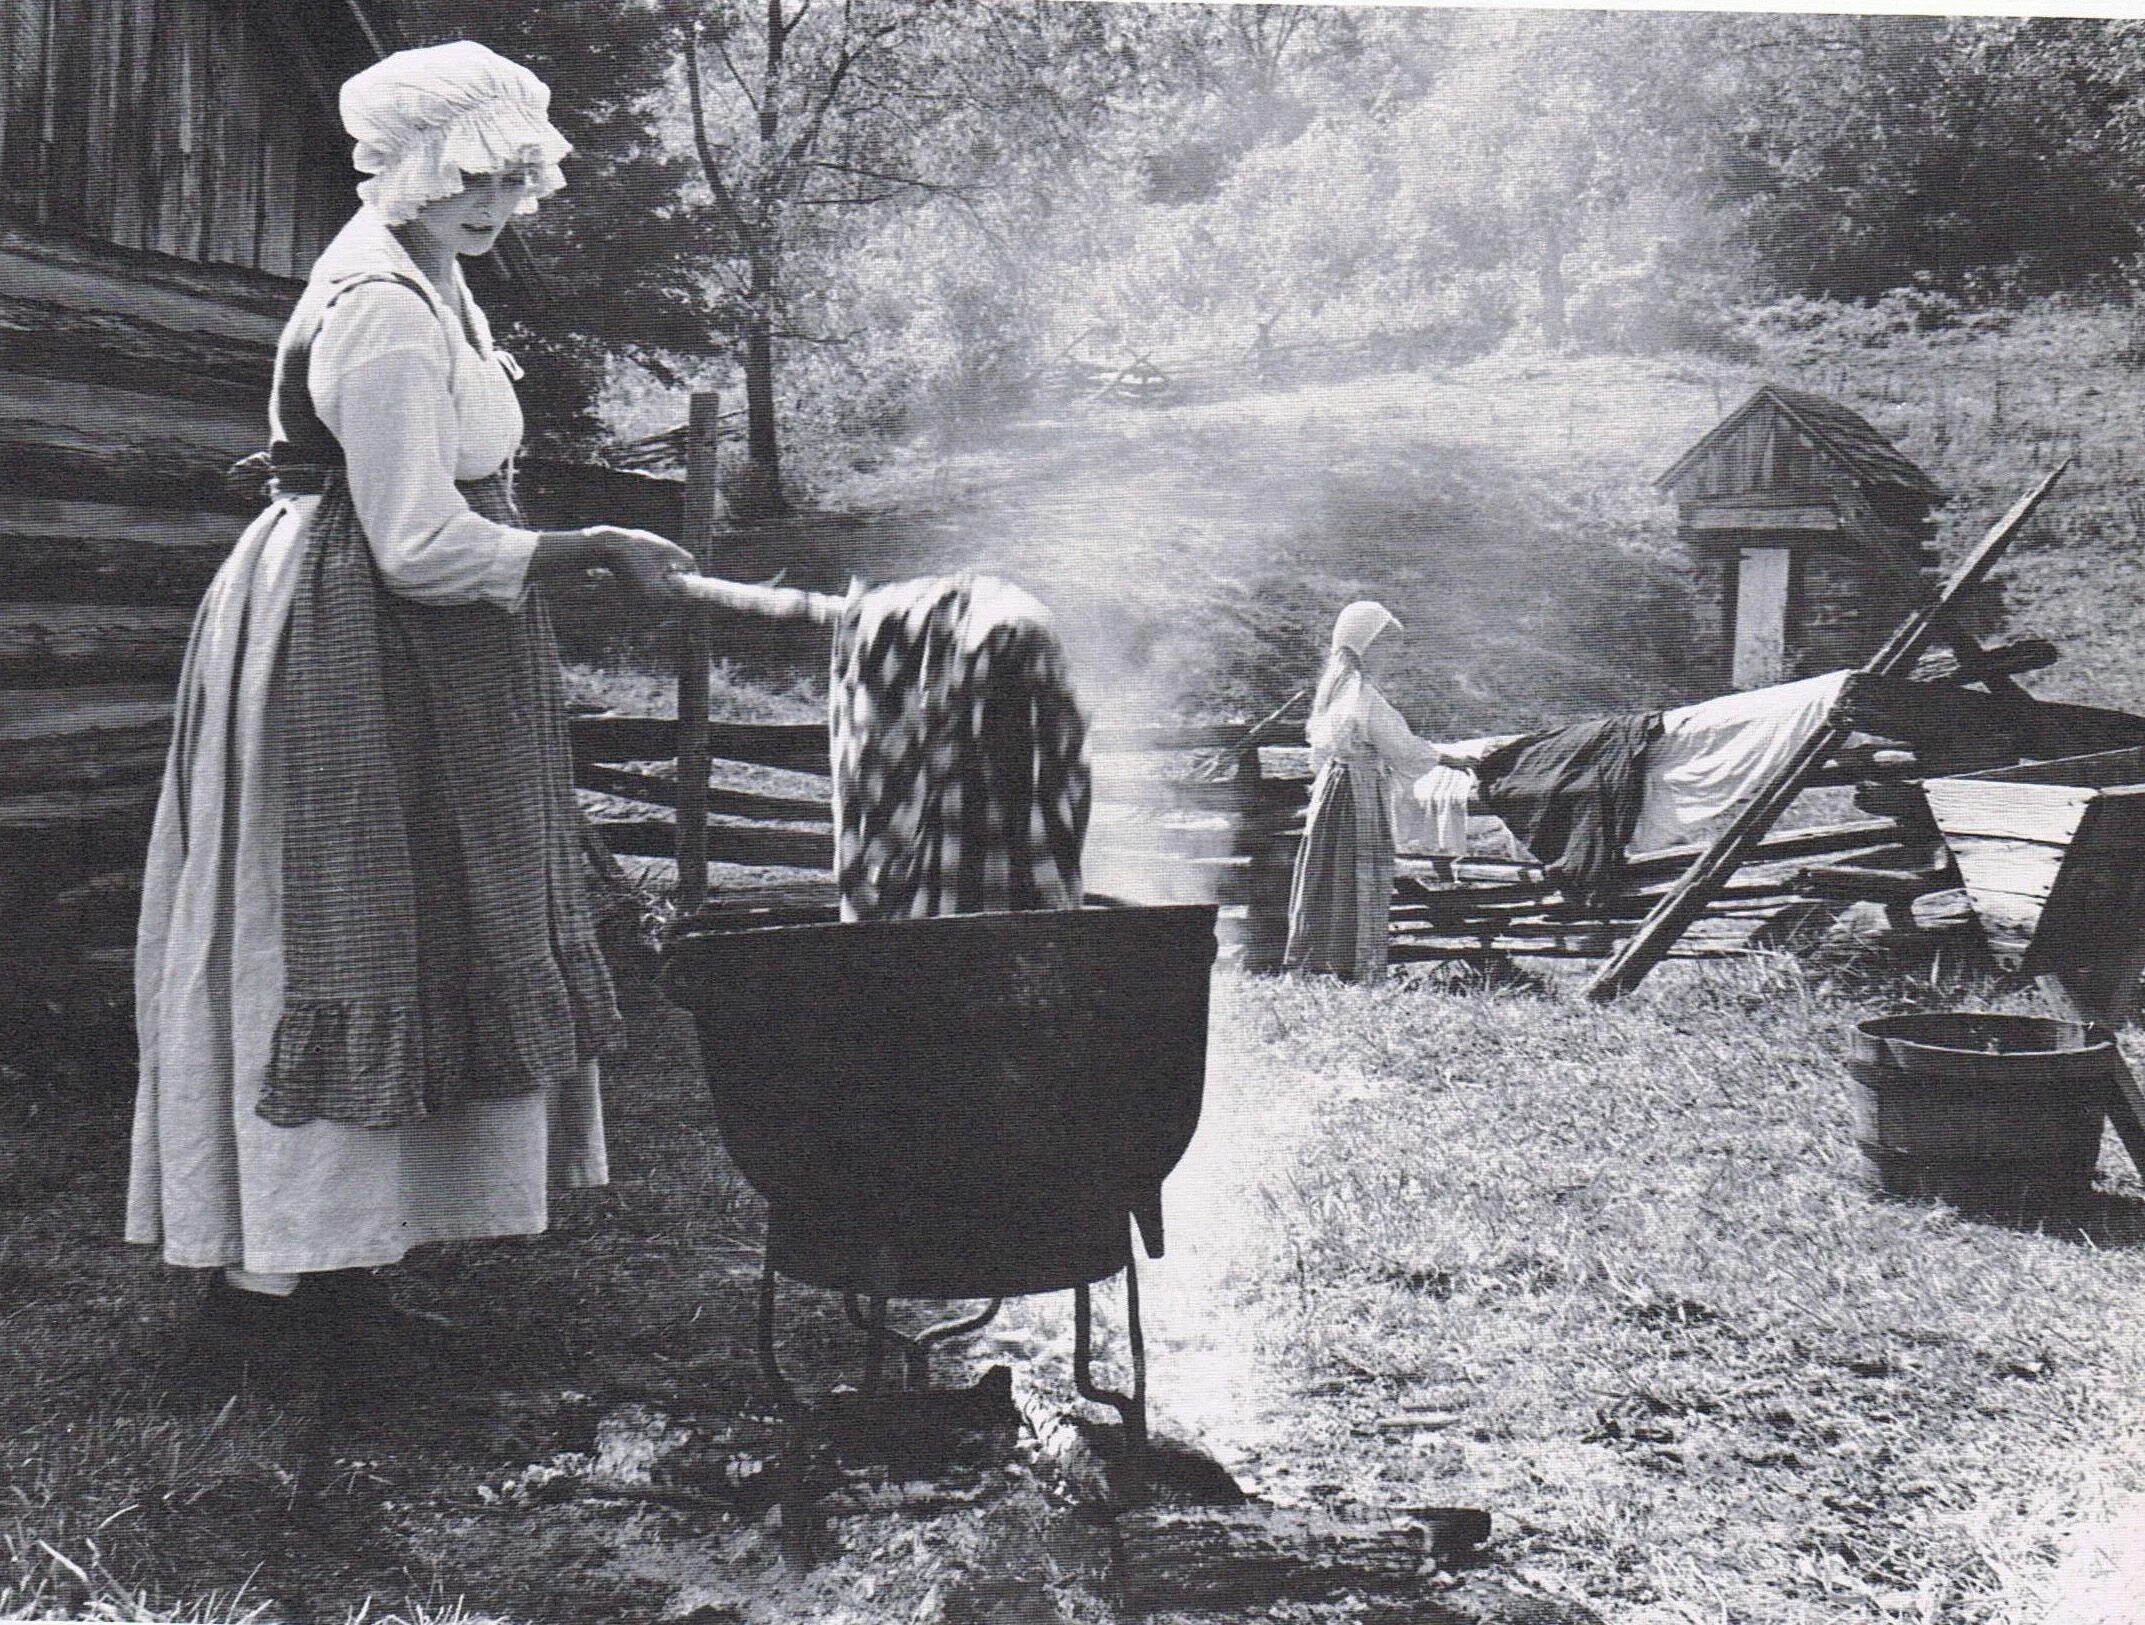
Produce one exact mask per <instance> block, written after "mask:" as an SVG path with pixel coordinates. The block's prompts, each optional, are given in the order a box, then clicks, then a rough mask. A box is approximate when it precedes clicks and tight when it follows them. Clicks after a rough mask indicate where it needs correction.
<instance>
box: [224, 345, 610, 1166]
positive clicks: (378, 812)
mask: <svg viewBox="0 0 2145 1625" xmlns="http://www.w3.org/2000/svg"><path fill="white" fill-rule="evenodd" d="M286 375H287V374H286V370H285V369H283V368H279V376H278V384H279V391H280V397H279V399H280V405H281V406H282V407H283V409H284V414H285V415H284V416H283V417H282V421H283V422H284V423H286V424H289V423H291V422H292V421H293V418H294V417H297V416H304V417H310V415H311V414H310V407H309V404H307V403H304V402H302V400H294V399H293V397H303V395H304V393H305V391H304V388H303V379H304V377H305V370H304V368H303V366H302V365H301V366H298V367H297V368H296V369H295V374H294V376H295V379H296V380H297V382H298V387H296V388H295V389H288V390H282V389H280V386H281V385H282V384H283V382H284V378H285V376H286ZM330 444H331V445H332V442H331V443H330ZM307 449H308V451H309V452H311V453H312V454H313V455H314V456H319V455H320V454H321V451H322V449H323V448H320V447H318V446H311V447H308V448H307ZM320 483H321V485H322V495H321V498H320V503H319V506H318V507H317V508H316V509H315V511H314V514H313V519H312V524H311V526H310V529H309V533H308V536H307V539H306V543H305V546H306V557H305V560H304V563H303V565H302V566H301V575H300V578H299V584H298V588H297V592H296V596H295V598H294V600H293V603H292V606H291V618H290V627H289V631H288V633H287V634H286V642H285V644H284V649H283V660H282V703H283V709H284V741H285V743H284V751H285V756H284V762H283V769H282V785H283V817H284V832H283V894H284V926H283V936H284V965H285V987H284V998H283V1016H282V1020H281V1022H280V1024H279V1025H278V1027H277V1029H276V1038H275V1049H274V1055H273V1058H272V1060H271V1063H270V1067H269V1075H268V1080H267V1085H266V1091H265V1094H264V1096H263V1099H262V1101H261V1104H260V1108H259V1110H260V1114H261V1116H263V1117H265V1118H266V1119H268V1121H270V1122H272V1123H278V1124H295V1123H304V1122H309V1121H312V1120H314V1119H316V1118H325V1119H328V1120H330V1121H333V1122H339V1123H350V1124H355V1125H359V1126H363V1127H375V1128H379V1127H391V1126H395V1125H399V1124H404V1123H410V1122H414V1121H416V1120H417V1119H419V1118H422V1117H425V1116H427V1115H429V1114H431V1113H433V1112H436V1111H440V1110H443V1109H445V1108H448V1107H451V1106H454V1105H456V1104H458V1103H460V1102H463V1101H470V1100H478V1099H490V1098H497V1097H501V1096H507V1095H516V1094H521V1093H524V1092H527V1091H529V1090H533V1089H540V1088H544V1087H547V1086H550V1085H556V1084H560V1083H563V1082H566V1081H567V1080H569V1079H571V1078H572V1077H573V1075H574V1073H575V1072H576V1070H577V1069H578V1067H579V1065H580V1064H581V1062H582V1061H584V1060H586V1059H589V1058H592V1057H594V1056H596V1055H598V1054H600V1053H602V1052H604V1051H606V1050H608V1049H610V1048H613V1047H614V1046H615V1044H616V1043H617V1040H618V1038H619V1035H620V1033H621V1030H622V1028H621V1022H620V1017H619V1013H618V1007H617V1003H616V1001H615V998H614V996H613V990H612V986H611V979H610V973H609V971H608V970H607V968H606V967H605V964H604V961H603V957H602V954H601V952H600V950H599V948H598V946H597V941H596V934H595V927H594V923H593V919H592V916H591V909H590V904H589V898H588V893H587V889H586V877H585V876H584V874H583V864H584V863H585V861H586V860H585V856H584V854H583V851H582V847H581V828H582V821H581V814H580V810H579V807H578V805H577V804H576V802H575V800H574V793H573V767H572V755H571V752H570V750H569V747H568V742H567V732H566V708H565V700H564V695H563V693H562V685H561V681H560V675H559V658H558V645H557V642H556V640H555V638H554V636H553V633H552V628H551V618H550V614H549V612H548V611H547V610H546V608H545V606H544V602H543V598H542V595H541V593H540V592H538V591H535V590H532V591H531V592H530V593H529V595H528V597H527V598H526V599H525V600H524V602H523V604H522V607H521V608H520V609H519V610H515V611H508V610H505V609H502V608H500V607H499V606H497V605H494V604H482V603H472V604H421V603H418V602H416V601H415V600H413V599H409V598H405V597H402V596H400V595H398V594H396V593H395V592H393V591H391V590H390V589H389V588H388V586H387V585H386V583H385V582H384V581H383V580H382V579H381V577H380V574H379V571H378V569H377V568H376V567H375V565H374V563H373V558H372V550H371V548H370V547H369V546H368V545H367V543H366V540H365V535H364V532H363V530H362V529H361V528H360V526H359V523H358V517H357V510H356V508H355V506H354V505H353V504H352V501H351V497H350V490H349V486H348V485H347V483H346V482H345V481H344V480H343V479H342V477H341V475H340V474H339V473H335V472H332V471H329V472H327V473H325V475H324V477H323V478H322V479H321V481H320ZM462 490H463V492H464V494H465V496H466V497H467V498H468V500H469V505H470V507H471V508H473V509H474V510H476V511H477V512H478V513H481V514H483V515H484V516H485V517H486V518H489V519H493V520H496V521H498V522H499V523H501V524H518V523H519V522H520V521H519V518H518V516H517V514H516V513H515V511H514V506H513V500H512V497H511V494H510V493H509V491H508V488H507V482H506V480H505V479H504V478H503V477H501V476H498V475H494V476H492V477H490V478H488V479H484V480H479V481H475V482H472V483H470V484H467V485H465V486H463V487H462Z"/></svg>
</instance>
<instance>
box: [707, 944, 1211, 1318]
mask: <svg viewBox="0 0 2145 1625" xmlns="http://www.w3.org/2000/svg"><path fill="white" fill-rule="evenodd" d="M1214 919H1215V910H1214V908H1213V907H1212V906H1211V905H1205V904H1200V905H1184V906H1168V907H1089V908H1081V909H1071V910H1054V911H1043V912H1035V913H1020V914H967V915H955V916H949V917H944V918H938V919H925V920H897V921H875V922H865V923H850V924H832V923H830V924H823V925H803V926H778V927H766V928H756V929H747V930H742V931H728V932H724V931H715V932H708V933H703V934H697V935H688V936H685V937H683V938H681V939H679V940H677V941H675V942H674V943H673V944H672V946H671V948H670V950H669V954H668V958H669V964H668V968H667V970H666V973H665V980H666V982H667V985H668V988H669V991H670V994H671V997H672V998H673V999H674V1000H675V1001H676V1002H677V1003H678V1004H679V1005H681V1006H682V1007H684V1008H685V1009H687V1010H689V1011H690V1012H691V1013H692V1015H693V1018H694V1020H695V1022H696V1023H697V1025H698V1028H699V1034H700V1043H701V1052H702V1056H703V1059H704V1063H705V1066H706V1069H707V1079H708V1087H709V1090H710V1091H711V1093H712V1094H713V1096H714V1102H715V1110H716V1116H717V1120H718V1122H719V1123H720V1126H721V1129H722V1134H723V1139H724V1141H725V1142H726V1143H727V1145H728V1147H729V1150H730V1153H731V1155H732V1157H733V1158H734V1159H735V1161H736V1162H737V1165H738V1167H739V1169H740V1170H741V1171H742V1172H743V1173H744V1175H745V1178H746V1179H747V1180H749V1181H750V1182H751V1184H752V1187H753V1188H754V1189H755V1190H756V1191H758V1192H759V1193H760V1195H762V1196H763V1197H765V1198H766V1200H767V1204H768V1242H767V1245H768V1256H767V1262H768V1265H769V1267H770V1269H771V1270H773V1271H775V1272H779V1273H780V1274H782V1275H785V1276H788V1277H790V1278H792V1279H795V1280H799V1281H804V1282H808V1283H810V1284H813V1285H816V1286H821V1287H828V1288H833V1289H835V1290H839V1291H844V1292H848V1293H851V1294H856V1295H860V1296H862V1297H865V1298H868V1299H875V1300H878V1301H879V1302H880V1303H882V1304H883V1302H884V1300H885V1299H887V1298H900V1297H916V1298H999V1297H1012V1296H1018V1295H1021V1294H1025V1293H1034V1292H1048V1291H1055V1290H1063V1289H1066V1288H1078V1287H1083V1286H1085V1285H1087V1284H1088V1283H1092V1282H1095V1281H1100V1280H1103V1279H1105V1278H1107V1277H1109V1276H1111V1275H1114V1274H1116V1273H1117V1272H1118V1271H1119V1270H1121V1269H1124V1268H1125V1267H1126V1266H1127V1265H1128V1264H1129V1262H1130V1246H1129V1242H1128V1238H1127V1227H1126V1217H1127V1215H1128V1214H1129V1215H1132V1216H1133V1217H1135V1218H1136V1219H1137V1220H1138V1223H1139V1226H1140V1230H1141V1233H1142V1235H1143V1237H1144V1239H1145V1241H1146V1244H1147V1249H1148V1252H1149V1253H1150V1255H1154V1256H1158V1255H1159V1254H1160V1252H1161V1249H1162V1222H1161V1188H1162V1181H1163V1179H1164V1177H1165V1176H1166V1175H1167V1174H1168V1173H1169V1171H1170V1170H1171V1169H1172V1168H1173V1167H1175V1166H1176V1163H1177V1160H1178V1159H1179V1158H1180V1157H1181V1156H1182V1155H1183V1154H1184V1151H1185V1148H1186V1147H1187V1146H1188V1145H1189V1144H1190V1143H1191V1138H1192V1133H1193V1131H1194V1129H1196V1128H1197V1126H1198V1122H1199V1109H1200V1095H1201V1089H1202V1085H1203V1081H1204V1073H1205V1066H1206V1032H1207V988H1208V976H1209V971H1210V969H1211V966H1212V962H1213V958H1214V951H1215V942H1214Z"/></svg>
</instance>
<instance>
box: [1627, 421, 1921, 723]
mask: <svg viewBox="0 0 2145 1625" xmlns="http://www.w3.org/2000/svg"><path fill="white" fill-rule="evenodd" d="M1655 484H1656V485H1658V486H1659V487H1661V488H1662V489H1663V490H1666V491H1669V492H1672V493H1673V494H1674V496H1675V498H1676V502H1677V507H1678V509H1679V511H1680V515H1681V527H1680V535H1681V537H1682V539H1683V542H1684V544H1685V545H1686V546H1687V547H1688V548H1689V549H1690V550H1691V553H1692V555H1693V558H1694V559H1695V561H1696V564H1697V567H1698V570H1699V572H1700V578H1701V587H1700V590H1699V594H1698V598H1699V604H1698V610H1699V621H1700V639H1701V642H1702V644H1703V646H1704V647H1705V648H1706V649H1708V650H1709V651H1711V652H1712V653H1713V655H1714V657H1715V658H1716V659H1717V661H1718V665H1719V673H1718V675H1719V676H1720V678H1721V679H1722V680H1723V681H1725V682H1727V683H1728V684H1731V685H1732V686H1734V687H1736V688H1760V687H1763V686H1765V685H1766V684H1769V683H1777V682H1784V681H1788V680H1790V679H1793V678H1796V677H1806V676H1814V675H1816V674H1817V673H1819V672H1825V671H1835V670H1838V669H1840V668H1842V667H1846V666H1855V665H1859V664H1861V663H1862V661H1864V660H1865V659H1867V658H1868V657H1869V656H1870V655H1871V654H1872V653H1873V652H1874V651H1875V650H1876V649H1877V648H1878V646H1879V645H1881V644H1882V643H1883V642H1884V640H1885V637H1886V636H1887V634H1889V633H1890V631H1891V630H1892V628H1893V627H1895V626H1897V625H1898V624H1899V621H1900V618H1901V617H1902V616H1903V615H1905V614H1906V613H1907V611H1908V610H1909V609H1910V608H1912V607H1913V603H1914V601H1915V596H1916V593H1917V591H1918V590H1919V587H1920V583H1921V581H1922V579H1923V572H1925V571H1929V570H1931V569H1933V567H1934V565H1935V564H1936V554H1935V551H1934V549H1933V548H1932V547H1931V546H1930V545H1929V543H1930V539H1931V537H1932V536H1933V535H1934V534H1935V529H1936V526H1935V521H1934V520H1932V519H1931V518H1930V512H1931V510H1932V509H1933V508H1935V507H1936V505H1937V504H1938V503H1940V502H1941V501H1943V499H1944V493H1943V491H1942V490H1940V489H1939V488H1938V486H1937V484H1936V482H1935V481H1934V480H1932V479H1931V478H1930V477H1929V476H1928V475H1927V474H1926V473H1924V472H1923V471H1922V470H1921V469H1920V468H1919V467H1917V466H1916V465H1915V464H1914V463H1913V462H1911V461H1909V460H1908V458H1907V457H1906V456H1905V455H1904V454H1903V453H1901V451H1900V450H1899V448H1898V447H1896V446H1894V445H1893V444H1892V443H1891V442H1890V441H1889V440H1887V439H1885V437H1884V436H1883V435H1881V434H1879V433H1878V432H1877V430H1876V429H1874V428H1873V427H1871V425H1870V424H1869V422H1868V421H1867V420H1866V419H1865V418H1863V417H1862V416H1861V415H1860V414H1859V413H1857V412H1855V411H1853V410H1851V409H1849V408H1848V407H1845V406H1842V405H1841V404H1840V403H1839V402H1837V401H1833V400H1828V399H1827V398H1825V397H1824V396H1822V395H1814V394H1811V393H1810V392H1809V391H1807V390H1800V389H1787V388H1784V387H1782V386H1781V385H1778V384H1765V385H1762V386H1761V387H1760V388H1759V389H1758V390H1757V392H1756V393H1755V394H1753V395H1752V396H1751V397H1750V399H1749V400H1747V401H1745V402H1744V403H1743V404H1742V405H1741V406H1739V407H1737V408H1736V409H1735V411H1733V412H1731V413H1730V414H1729V415H1728V416H1727V417H1726V418H1724V419H1723V420H1722V421H1721V422H1720V424H1719V425H1718V426H1716V427H1715V428H1714V429H1713V430H1712V431H1710V432H1709V433H1708V434H1707V435H1706V436H1705V438H1704V439H1702V440H1700V441H1699V442H1698V443H1697V444H1696V445H1694V446H1693V447H1691V449H1690V450H1689V451H1687V452H1685V453H1684V454H1683V456H1682V457H1680V458H1679V459H1677V461H1676V465H1675V466H1674V467H1673V468H1671V469H1669V471H1668V472H1667V473H1665V474H1663V475H1662V476H1661V477H1660V478H1659V479H1658V480H1657V481H1655Z"/></svg>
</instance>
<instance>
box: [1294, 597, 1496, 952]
mask: <svg viewBox="0 0 2145 1625" xmlns="http://www.w3.org/2000/svg"><path fill="white" fill-rule="evenodd" d="M1400 631H1401V625H1400V622H1399V620H1398V618H1396V617H1395V616H1394V614H1393V612H1392V611H1391V610H1389V609H1387V608H1386V607H1385V606H1384V605H1383V604H1380V603H1376V602H1374V601H1372V600H1370V599H1367V598H1366V599H1360V600H1358V601H1357V602H1355V603H1353V604H1350V605H1349V606H1348V607H1347V608H1346V609H1344V610H1342V611H1341V613H1340V614H1339V616H1338V617H1336V618H1335V620H1334V623H1333V639H1332V643H1331V646H1330V647H1329V649H1328V652H1327V655H1326V665H1325V670H1324V671H1322V672H1321V673H1320V674H1319V678H1318V688H1317V690H1316V692H1315V693H1314V694H1313V696H1312V699H1311V716H1310V720H1309V721H1308V722H1307V723H1305V725H1304V733H1305V736H1306V737H1307V738H1308V739H1309V741H1310V745H1311V763H1312V766H1313V768H1314V769H1315V770H1316V773H1317V777H1316V779H1315V780H1314V781H1313V783H1312V786H1311V814H1310V819H1309V822H1308V823H1307V824H1306V825H1305V827H1304V837H1303V846H1302V847H1301V848H1300V849H1299V850H1298V852H1297V854H1296V875H1295V882H1294V884H1293V885H1292V886H1291V888H1290V891H1289V911H1288V947H1287V949H1286V951H1285V953H1284V954H1283V963H1284V965H1286V966H1287V968H1289V969H1290V970H1302V971H1320V972H1325V973H1328V974H1331V975H1335V976H1345V977H1349V978H1351V979H1353V980H1355V981H1359V982H1375V981H1378V980H1380V979H1381V978H1382V977H1383V976H1384V975H1385V954H1386V923H1387V920H1388V918H1389V917H1390V913H1391V909H1392V895H1393V813H1392V797H1393V795H1394V794H1395V792H1396V790H1403V791H1404V790H1405V787H1406V786H1407V785H1409V784H1410V783H1411V782H1412V781H1413V780H1414V779H1415V778H1416V777H1417V776H1419V775H1420V774H1423V773H1427V772H1429V771H1430V769H1432V768H1433V767H1445V766H1454V765H1464V764H1460V763H1457V762H1455V761H1454V760H1451V759H1448V758H1447V757H1446V755H1445V753H1444V752H1443V751H1441V750H1439V749H1438V747H1437V746H1435V745H1432V744H1429V743H1426V742H1425V741H1423V740H1421V739H1418V738H1416V736H1415V732H1414V730H1413V729H1411V728H1410V727H1409V726H1408V723H1407V719H1406V718H1405V717H1403V716H1402V715H1401V714H1400V713H1399V712H1398V711H1397V710H1395V709H1394V708H1393V704H1392V702H1391V701H1390V700H1388V699H1387V698H1386V697H1385V696H1384V695H1383V694H1381V693H1379V692H1378V686H1377V679H1378V678H1379V677H1380V676H1382V675H1383V674H1384V671H1385V668H1386V665H1387V663H1388V662H1389V661H1390V659H1391V658H1392V652H1393V649H1394V647H1395V645H1396V641H1397V639H1398V636H1399V634H1400Z"/></svg>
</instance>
